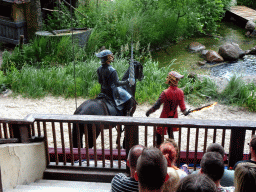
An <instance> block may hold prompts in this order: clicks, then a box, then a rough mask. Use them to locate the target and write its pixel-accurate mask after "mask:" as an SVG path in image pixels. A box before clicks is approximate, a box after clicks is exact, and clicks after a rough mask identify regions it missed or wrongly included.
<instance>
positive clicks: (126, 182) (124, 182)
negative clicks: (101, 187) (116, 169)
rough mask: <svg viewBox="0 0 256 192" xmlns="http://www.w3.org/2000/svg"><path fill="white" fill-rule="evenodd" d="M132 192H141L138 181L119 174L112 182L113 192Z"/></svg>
mask: <svg viewBox="0 0 256 192" xmlns="http://www.w3.org/2000/svg"><path fill="white" fill-rule="evenodd" d="M121 191H122V192H131V191H139V187H138V181H136V180H135V179H134V178H131V177H127V176H126V175H125V174H123V173H118V174H117V175H115V176H114V178H113V179H112V181H111V192H121Z"/></svg>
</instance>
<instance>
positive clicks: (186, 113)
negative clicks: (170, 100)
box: [182, 109, 191, 116]
mask: <svg viewBox="0 0 256 192" xmlns="http://www.w3.org/2000/svg"><path fill="white" fill-rule="evenodd" d="M182 113H183V114H184V115H185V116H187V115H188V114H189V113H191V109H189V110H188V111H187V110H185V111H183V112H182Z"/></svg>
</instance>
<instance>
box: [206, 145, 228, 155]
mask: <svg viewBox="0 0 256 192" xmlns="http://www.w3.org/2000/svg"><path fill="white" fill-rule="evenodd" d="M206 152H218V153H220V154H221V156H222V158H224V155H225V152H224V148H223V147H222V146H221V145H220V144H218V143H212V144H210V145H209V146H208V147H207V149H206Z"/></svg>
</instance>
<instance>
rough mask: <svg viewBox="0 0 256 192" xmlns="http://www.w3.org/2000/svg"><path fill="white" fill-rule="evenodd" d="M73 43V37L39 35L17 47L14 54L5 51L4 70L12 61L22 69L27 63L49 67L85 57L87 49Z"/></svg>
mask: <svg viewBox="0 0 256 192" xmlns="http://www.w3.org/2000/svg"><path fill="white" fill-rule="evenodd" d="M71 45H72V39H71V37H59V38H52V37H37V38H35V39H34V40H33V41H32V42H30V43H29V44H25V45H24V46H23V49H20V48H19V47H18V46H17V47H15V49H14V50H13V52H12V54H10V53H8V52H7V51H6V52H4V53H3V64H2V70H3V71H5V72H6V70H8V69H9V66H10V63H13V64H14V66H15V67H16V68H17V69H18V70H20V69H22V68H23V67H24V66H25V65H31V66H36V67H49V66H56V65H66V64H67V63H69V62H71V61H73V59H74V61H79V60H82V59H83V58H84V56H85V55H86V54H85V50H84V49H83V48H80V47H78V45H77V44H76V43H75V44H74V47H73V46H71ZM73 49H74V58H73Z"/></svg>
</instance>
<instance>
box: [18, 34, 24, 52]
mask: <svg viewBox="0 0 256 192" xmlns="http://www.w3.org/2000/svg"><path fill="white" fill-rule="evenodd" d="M23 43H24V35H20V41H19V48H20V49H23Z"/></svg>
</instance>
